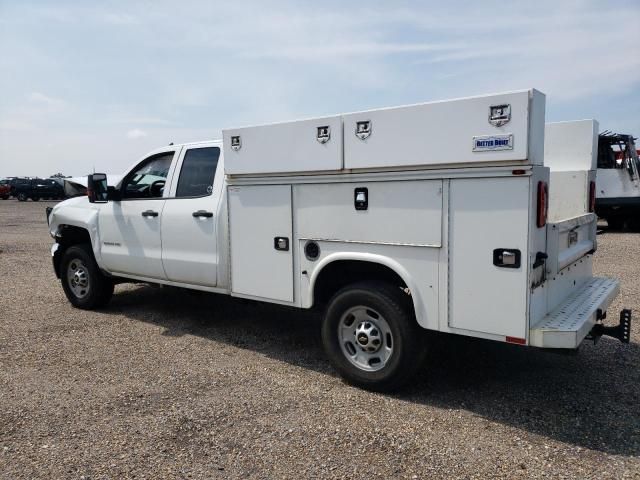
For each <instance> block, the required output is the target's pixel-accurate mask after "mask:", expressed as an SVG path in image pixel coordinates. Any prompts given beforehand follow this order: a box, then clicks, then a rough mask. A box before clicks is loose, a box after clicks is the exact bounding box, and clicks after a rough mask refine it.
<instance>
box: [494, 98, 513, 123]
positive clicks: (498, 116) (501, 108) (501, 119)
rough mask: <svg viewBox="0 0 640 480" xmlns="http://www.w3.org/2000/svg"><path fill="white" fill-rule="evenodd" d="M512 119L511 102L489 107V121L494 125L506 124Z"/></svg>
mask: <svg viewBox="0 0 640 480" xmlns="http://www.w3.org/2000/svg"><path fill="white" fill-rule="evenodd" d="M509 120H511V104H509V103H506V104H504V105H491V106H490V107H489V123H490V124H491V125H493V126H494V127H501V126H503V125H506V124H507V123H509Z"/></svg>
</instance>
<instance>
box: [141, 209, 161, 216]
mask: <svg viewBox="0 0 640 480" xmlns="http://www.w3.org/2000/svg"><path fill="white" fill-rule="evenodd" d="M142 216H143V217H157V216H158V212H154V211H153V210H145V211H144V212H142Z"/></svg>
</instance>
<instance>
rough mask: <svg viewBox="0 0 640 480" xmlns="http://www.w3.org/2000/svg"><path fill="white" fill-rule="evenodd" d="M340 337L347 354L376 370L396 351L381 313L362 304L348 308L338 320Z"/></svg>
mask: <svg viewBox="0 0 640 480" xmlns="http://www.w3.org/2000/svg"><path fill="white" fill-rule="evenodd" d="M338 340H339V341H340V348H341V350H342V353H343V354H344V356H345V357H346V358H347V360H349V362H350V363H351V364H352V365H354V366H355V367H357V368H358V369H360V370H364V371H366V372H376V371H378V370H381V369H383V368H384V367H385V365H386V364H387V362H388V361H389V359H390V358H391V355H392V354H393V335H392V334H391V328H389V324H388V323H387V321H386V320H385V319H384V317H383V316H382V315H380V313H379V312H378V311H376V310H374V309H373V308H370V307H365V306H364V305H359V306H357V307H352V308H350V309H349V310H347V311H346V312H345V313H344V314H343V315H342V317H340V323H339V324H338Z"/></svg>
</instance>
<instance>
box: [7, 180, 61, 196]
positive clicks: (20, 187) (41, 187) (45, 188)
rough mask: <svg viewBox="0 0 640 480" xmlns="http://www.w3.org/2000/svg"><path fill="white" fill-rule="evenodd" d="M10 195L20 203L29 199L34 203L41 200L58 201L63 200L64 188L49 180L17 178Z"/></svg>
mask: <svg viewBox="0 0 640 480" xmlns="http://www.w3.org/2000/svg"><path fill="white" fill-rule="evenodd" d="M12 195H13V196H14V197H16V198H17V199H18V200H19V201H21V202H24V201H26V200H27V199H29V198H30V199H31V200H33V201H34V202H37V201H38V200H40V199H41V198H43V199H54V200H58V199H62V198H64V188H63V187H62V185H60V184H59V183H58V182H57V181H55V180H54V179H51V178H17V179H15V183H14V185H13V190H12Z"/></svg>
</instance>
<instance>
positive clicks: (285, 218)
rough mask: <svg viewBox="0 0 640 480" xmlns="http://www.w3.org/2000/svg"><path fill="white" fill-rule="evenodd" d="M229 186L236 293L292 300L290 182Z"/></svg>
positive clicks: (232, 259)
mask: <svg viewBox="0 0 640 480" xmlns="http://www.w3.org/2000/svg"><path fill="white" fill-rule="evenodd" d="M228 191H229V195H228V200H229V229H230V235H231V240H230V244H231V292H232V294H234V295H240V296H249V297H257V298H264V299H271V300H279V301H283V302H293V241H292V240H293V238H292V234H293V227H292V217H291V186H290V185H264V186H263V185H251V186H229V187H228Z"/></svg>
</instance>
